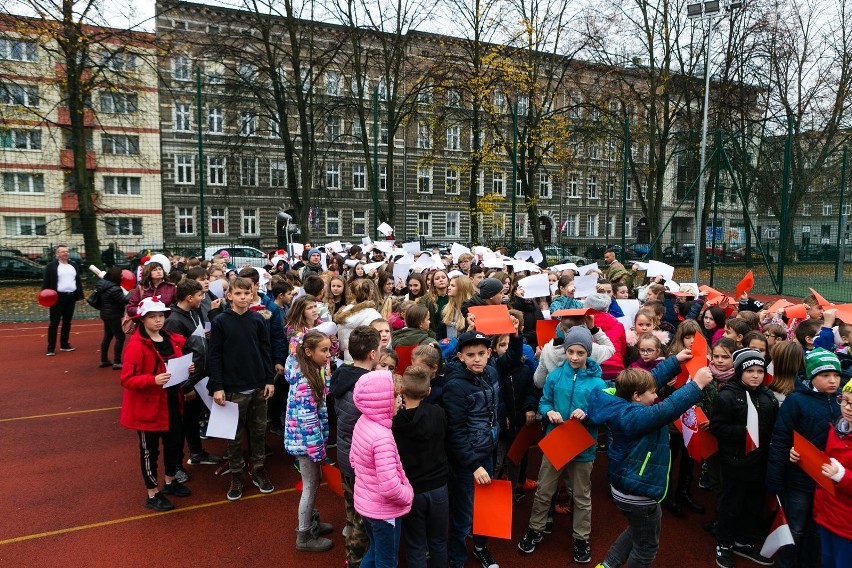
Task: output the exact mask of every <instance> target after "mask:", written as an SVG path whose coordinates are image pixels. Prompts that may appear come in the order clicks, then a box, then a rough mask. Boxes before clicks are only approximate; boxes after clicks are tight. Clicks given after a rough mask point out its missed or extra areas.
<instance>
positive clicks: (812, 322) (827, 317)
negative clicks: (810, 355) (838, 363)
mask: <svg viewBox="0 0 852 568" xmlns="http://www.w3.org/2000/svg"><path fill="white" fill-rule="evenodd" d="M834 315H835V311H834V310H828V311H826V312H824V313H823V319H822V320H818V319H808V320H805V321H803V322H802V323H800V324H799V325H797V326H796V331H795V332H794V333H793V334H794V336H795V337H796V341H798V342H799V345H801V346H802V349H804V350H805V351H810V350H811V349H814V348H815V347H821V348H822V349H825V350H826V351H834V331H832V329H831V327H832V326H833V325H834Z"/></svg>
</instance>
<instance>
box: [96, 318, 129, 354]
mask: <svg viewBox="0 0 852 568" xmlns="http://www.w3.org/2000/svg"><path fill="white" fill-rule="evenodd" d="M103 322H104V337H103V339H101V361H109V344H110V343H112V340H113V339H115V347H114V348H113V358H112V361H113V363H121V352H122V351H123V350H124V330H123V329H121V318H113V319H105V320H103Z"/></svg>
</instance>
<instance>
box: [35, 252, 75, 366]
mask: <svg viewBox="0 0 852 568" xmlns="http://www.w3.org/2000/svg"><path fill="white" fill-rule="evenodd" d="M55 254H56V260H52V261H50V262H49V263H48V264H47V266H45V267H44V281H43V282H42V284H41V289H42V290H54V291H55V292H56V293H57V294H58V295H59V298H58V299H57V300H56V303H55V304H53V305H52V306H50V325H49V326H48V328H47V353H46V355H47V356H48V357H52V356H54V355H55V354H56V331H57V329H59V322H60V321H61V322H62V332H61V334H60V337H59V350H60V351H74V347H73V346H72V345H71V344H70V343H69V342H68V339H69V338H70V336H71V320H72V319H73V318H74V306H75V304H76V303H77V302H78V301H79V300H82V299H83V285H82V284H81V282H80V273H79V272H78V271H77V269H76V268H74V265H72V264H71V263H70V262H68V256H69V250H68V247H67V246H65V245H58V246H57V247H56V250H55Z"/></svg>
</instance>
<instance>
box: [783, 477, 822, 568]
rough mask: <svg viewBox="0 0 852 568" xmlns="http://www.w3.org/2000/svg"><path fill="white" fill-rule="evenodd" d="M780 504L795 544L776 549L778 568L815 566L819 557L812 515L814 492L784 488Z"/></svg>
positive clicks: (809, 567)
mask: <svg viewBox="0 0 852 568" xmlns="http://www.w3.org/2000/svg"><path fill="white" fill-rule="evenodd" d="M781 505H782V506H783V507H784V514H785V515H786V516H787V525H788V526H789V527H790V532H791V533H793V540H795V541H796V544H795V545H794V546H785V547H782V548H781V549H780V550H779V551H778V556H777V560H778V566H779V568H794V567H795V566H798V567H799V568H813V567H815V566H816V561H817V558H819V530H818V527H817V524H816V523H815V522H814V516H813V508H814V492H813V491H800V490H798V489H791V488H785V489H784V493H783V495H782V496H781Z"/></svg>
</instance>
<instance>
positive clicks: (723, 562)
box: [716, 544, 734, 568]
mask: <svg viewBox="0 0 852 568" xmlns="http://www.w3.org/2000/svg"><path fill="white" fill-rule="evenodd" d="M716 566H718V567H719V568H734V556H733V555H732V554H731V547H730V546H722V545H721V544H717V545H716Z"/></svg>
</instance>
